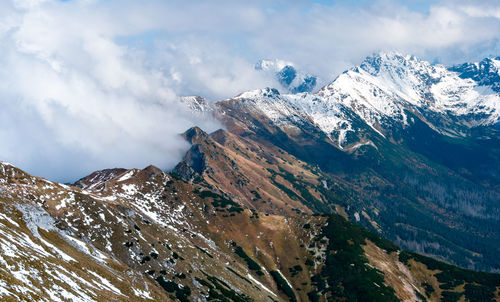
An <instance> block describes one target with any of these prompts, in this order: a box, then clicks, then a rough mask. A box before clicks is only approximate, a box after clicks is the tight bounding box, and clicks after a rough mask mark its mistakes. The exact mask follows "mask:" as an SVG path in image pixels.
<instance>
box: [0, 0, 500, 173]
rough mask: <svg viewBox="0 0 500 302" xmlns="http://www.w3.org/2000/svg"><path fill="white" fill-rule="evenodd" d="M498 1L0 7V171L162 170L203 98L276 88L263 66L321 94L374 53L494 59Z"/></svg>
mask: <svg viewBox="0 0 500 302" xmlns="http://www.w3.org/2000/svg"><path fill="white" fill-rule="evenodd" d="M499 28H500V3H499V2H498V1H489V0H485V1H465V0H464V1H461V0H457V1H451V0H449V1H448V0H447V1H437V0H436V1H417V0H413V1H395V0H375V1H347V0H342V1H328V0H311V1H299V0H287V1H285V0H255V1H234V0H227V1H224V0H213V1H204V0H190V1H185V0H182V1H181V0H170V1H163V0H143V1H137V0H70V1H61V0H5V1H0V66H2V68H1V69H0V107H1V108H2V110H1V111H0V141H2V144H1V145H0V160H5V161H10V162H12V163H14V164H16V165H18V166H20V167H21V168H24V169H26V170H28V171H30V172H32V173H34V174H37V175H41V176H46V177H49V178H51V179H55V180H61V181H71V180H74V179H76V178H78V177H80V176H84V175H85V174H86V173H89V172H91V171H92V170H96V169H102V168H108V167H115V166H123V167H142V166H146V165H148V164H150V163H152V164H155V165H158V166H160V167H161V168H164V169H168V168H171V167H172V166H173V165H175V163H176V162H177V161H178V160H179V159H180V158H181V156H182V154H183V153H184V152H185V150H186V148H187V147H188V146H187V145H186V144H185V143H184V142H183V141H182V140H180V139H179V136H178V133H180V132H183V131H184V130H185V129H187V128H188V127H190V126H192V125H195V124H196V125H202V126H203V127H204V128H206V129H207V130H214V129H216V128H217V127H220V125H218V124H216V123H214V122H213V121H209V120H199V119H193V118H192V117H191V116H188V115H186V114H183V112H182V110H181V108H179V106H178V97H179V96H182V95H201V96H204V97H206V98H208V99H210V100H219V99H224V98H229V97H231V96H234V95H236V94H239V93H241V92H243V91H245V90H250V89H256V88H262V87H266V86H274V85H276V82H275V79H273V78H271V77H269V76H268V75H265V74H262V73H259V72H257V71H255V70H254V64H255V63H256V62H257V61H258V60H260V59H281V60H286V61H289V62H293V63H294V64H295V65H296V66H297V67H298V68H299V69H301V70H303V71H305V72H308V73H312V74H315V75H318V76H319V77H320V78H321V83H322V84H326V83H328V82H329V81H332V80H333V79H334V78H335V77H336V76H337V75H338V74H339V73H341V72H343V71H344V70H346V69H347V68H350V67H352V66H355V65H357V64H359V63H360V62H361V61H362V60H363V58H365V57H366V56H367V55H370V54H372V53H374V52H379V51H399V52H402V53H409V54H414V55H416V56H418V57H420V58H422V59H425V60H428V61H431V62H439V63H443V64H456V63H461V62H465V61H477V60H480V59H481V58H483V57H485V56H499V55H500V31H499V30H498V29H499Z"/></svg>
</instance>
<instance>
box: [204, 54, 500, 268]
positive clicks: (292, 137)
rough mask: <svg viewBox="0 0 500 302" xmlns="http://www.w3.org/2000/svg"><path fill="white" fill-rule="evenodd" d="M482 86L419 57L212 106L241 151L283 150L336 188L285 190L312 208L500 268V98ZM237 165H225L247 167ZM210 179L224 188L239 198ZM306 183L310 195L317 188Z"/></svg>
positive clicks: (374, 61) (380, 60)
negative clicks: (312, 86)
mask: <svg viewBox="0 0 500 302" xmlns="http://www.w3.org/2000/svg"><path fill="white" fill-rule="evenodd" d="M481 85H482V84H480V83H478V82H476V81H475V80H473V79H464V78H462V77H461V76H460V75H459V74H458V73H456V72H454V71H450V70H447V69H446V68H445V67H443V66H440V65H431V64H429V63H427V62H424V61H421V60H418V59H417V58H415V57H412V56H404V55H400V54H397V53H389V54H378V55H374V56H370V57H368V58H367V59H366V60H365V61H364V62H363V63H362V64H361V65H360V66H359V67H355V68H352V69H351V70H349V71H347V72H345V73H343V74H342V75H340V76H339V77H338V78H337V79H336V80H335V81H334V82H332V83H331V84H329V85H327V86H325V87H324V88H323V89H321V90H320V91H319V92H318V93H316V94H308V93H302V94H291V95H282V94H280V93H279V92H278V91H277V90H275V89H271V88H265V89H260V90H254V91H248V92H245V93H242V94H240V95H238V96H236V97H234V98H232V99H228V100H223V101H219V102H217V103H215V105H214V106H213V107H214V108H213V110H214V112H216V116H217V117H218V118H219V119H220V120H221V121H222V122H223V123H224V125H225V126H226V127H227V131H228V132H230V133H232V134H234V135H236V136H238V137H239V138H240V139H242V140H243V139H244V141H246V142H247V143H245V144H249V145H254V146H255V145H259V146H266V150H265V152H262V154H260V155H258V156H260V157H262V158H264V157H265V158H266V159H267V160H268V161H269V162H270V163H272V165H273V166H278V167H279V166H280V164H279V162H280V160H279V159H278V157H282V154H285V155H286V156H285V157H289V158H290V160H289V162H292V166H294V164H293V162H294V161H297V162H301V163H305V164H306V165H309V166H310V167H315V168H316V169H317V172H316V173H320V175H321V176H320V177H318V180H317V181H321V182H322V181H325V182H326V184H327V187H328V185H332V187H334V189H331V190H327V191H329V192H328V194H319V195H316V196H315V195H314V194H311V195H312V196H313V198H310V197H309V196H308V198H307V199H308V200H304V196H302V195H301V194H300V193H299V194H297V193H298V192H297V190H295V191H293V190H292V191H291V192H290V191H289V193H290V194H289V195H290V196H294V197H295V200H299V201H300V203H302V204H304V205H306V206H307V207H308V208H309V209H310V210H312V211H318V210H320V211H325V212H330V211H332V210H334V211H336V210H337V208H338V207H339V206H341V207H343V208H344V209H345V210H344V211H346V214H347V215H348V216H349V217H350V219H352V220H355V221H359V223H361V224H363V225H365V226H368V227H373V230H376V231H379V232H381V234H383V235H384V236H386V237H387V238H390V239H391V240H393V241H395V242H398V243H399V244H401V245H402V246H404V247H406V248H410V249H413V250H415V251H419V252H424V253H427V254H431V255H435V256H438V257H440V258H441V259H445V260H447V261H451V262H453V263H456V264H460V265H462V266H465V267H469V268H475V269H486V270H500V263H499V262H498V259H497V257H496V256H495V255H496V254H497V253H498V252H499V251H500V250H499V249H500V246H499V245H498V242H499V241H498V240H499V239H500V238H498V236H499V235H498V234H497V232H495V231H494V230H495V229H497V228H498V227H499V226H500V225H499V220H498V218H497V217H498V214H499V213H500V209H499V207H498V202H497V201H498V200H499V198H500V197H499V196H500V171H499V169H498V167H499V166H500V136H499V132H498V130H497V129H496V127H497V125H498V116H499V112H500V110H499V108H500V107H499V106H500V101H499V98H500V97H499V95H498V94H496V93H494V92H493V91H491V90H489V91H488V90H486V91H482V90H481V89H482V88H481V87H482V86H481ZM483 90H484V89H483ZM222 147H223V148H225V147H224V146H222ZM241 150H243V151H244V149H241ZM218 152H219V153H220V154H224V153H227V152H229V151H227V152H226V151H223V150H222V151H218ZM243 153H244V152H243ZM264 154H266V155H265V156H264ZM269 158H270V159H269ZM231 160H232V163H230V164H229V163H227V164H226V166H227V167H230V166H231V165H234V166H238V165H239V162H238V158H231ZM217 161H218V162H223V161H224V158H223V157H218V160H217ZM254 164H255V162H254ZM257 164H258V165H260V166H261V167H260V168H258V169H262V167H263V166H265V165H264V164H263V163H257ZM295 166H301V164H298V163H297V164H295ZM268 168H269V167H264V169H268ZM282 169H283V167H282ZM278 170H279V169H278ZM285 170H286V169H285ZM287 171H288V173H291V174H292V176H293V178H295V179H297V176H298V175H300V174H297V173H295V174H294V171H292V170H287ZM222 175H223V174H221V176H222ZM286 175H288V174H286V173H284V174H283V175H281V177H283V176H285V177H283V179H286ZM259 176H260V179H259V180H258V181H257V178H256V179H255V180H254V184H253V186H259V184H261V183H266V184H272V183H273V177H274V176H270V175H269V174H267V175H266V174H265V173H263V174H262V175H259ZM222 177H223V178H224V176H222ZM266 177H267V180H266V179H265V178H266ZM288 178H290V179H292V177H288ZM205 179H207V178H205ZM214 179H215V180H214V181H213V182H212V183H213V184H214V185H215V184H216V183H218V186H219V189H221V190H222V191H230V190H231V184H230V183H229V184H224V183H223V182H222V181H219V180H218V177H215V178H214ZM263 179H264V180H263ZM263 181H264V182H263ZM317 181H316V183H317ZM293 183H294V181H289V182H288V183H287V186H288V187H286V186H285V187H286V188H288V189H290V188H293V187H294V184H293ZM305 183H306V187H308V188H309V189H307V190H306V191H307V192H309V193H311V192H312V191H314V190H316V191H319V189H318V188H317V186H316V185H315V184H314V182H305ZM296 186H297V185H296ZM286 188H285V191H287V189H286ZM311 189H312V191H311ZM323 189H324V188H323ZM238 190H240V189H238ZM330 194H331V195H333V196H335V195H336V197H334V198H333V199H332V198H330V199H329V198H328V197H326V195H330ZM306 195H307V193H306ZM290 196H288V197H289V198H286V197H285V199H286V200H293V198H292V197H290ZM339 196H342V197H340V198H338V197H339ZM240 198H243V197H241V196H240ZM245 198H246V199H245ZM245 198H243V199H242V200H246V201H245V202H247V201H248V202H250V200H251V199H252V197H251V195H249V194H247V195H246V197H245ZM342 200H344V202H342ZM318 201H321V202H318ZM287 202H288V201H287ZM294 207H297V206H294ZM356 213H357V214H356ZM362 213H364V214H363V215H362ZM355 214H356V215H355ZM366 217H368V218H366Z"/></svg>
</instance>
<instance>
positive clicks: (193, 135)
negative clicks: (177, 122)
mask: <svg viewBox="0 0 500 302" xmlns="http://www.w3.org/2000/svg"><path fill="white" fill-rule="evenodd" d="M182 136H183V137H184V138H185V139H186V140H187V141H188V142H189V143H191V144H193V143H196V142H198V141H199V140H202V139H206V138H208V134H207V133H206V132H205V131H203V130H201V128H199V127H196V126H195V127H191V128H189V129H188V130H187V131H186V132H184V133H183V134H182Z"/></svg>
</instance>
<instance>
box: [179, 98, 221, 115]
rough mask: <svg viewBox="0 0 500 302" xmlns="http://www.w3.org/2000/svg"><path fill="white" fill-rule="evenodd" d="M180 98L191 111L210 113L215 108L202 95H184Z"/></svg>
mask: <svg viewBox="0 0 500 302" xmlns="http://www.w3.org/2000/svg"><path fill="white" fill-rule="evenodd" d="M179 100H180V102H181V104H182V105H184V107H185V108H186V109H187V110H188V111H190V112H196V113H209V112H212V111H213V110H214V108H213V107H212V105H211V104H210V102H208V101H207V99H205V98H202V97H201V96H183V97H180V99H179Z"/></svg>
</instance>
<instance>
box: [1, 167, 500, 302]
mask: <svg viewBox="0 0 500 302" xmlns="http://www.w3.org/2000/svg"><path fill="white" fill-rule="evenodd" d="M0 172H1V173H0V180H1V184H0V188H1V191H0V200H1V206H0V211H1V212H0V214H1V218H0V223H1V224H0V236H2V238H3V239H4V240H3V241H2V245H1V249H2V259H3V260H2V262H1V263H0V271H1V272H2V273H1V274H0V282H1V283H0V284H1V288H2V291H1V292H0V295H1V296H2V299H4V300H9V299H11V300H33V299H36V300H46V301H49V300H50V301H53V300H63V299H71V300H73V301H94V300H103V299H104V300H107V301H109V300H113V301H147V300H155V301H158V300H161V301H165V300H170V299H172V300H180V301H188V300H189V301H191V300H197V299H201V300H205V299H207V300H213V299H215V300H221V301H229V300H234V301H251V300H255V301H287V300H291V301H310V300H312V301H324V300H325V299H327V298H328V299H354V300H362V299H369V300H371V301H397V300H404V301H416V300H424V299H429V300H430V301H438V300H440V299H443V298H444V297H445V296H447V295H454V296H464V297H465V298H466V301H474V300H475V297H476V295H478V294H480V295H483V296H484V297H489V298H491V299H495V300H500V297H499V296H498V290H499V289H500V280H499V278H498V275H492V274H484V273H475V272H469V271H462V270H460V269H457V268H455V267H452V266H448V265H444V264H442V263H439V262H436V261H433V260H430V259H428V258H425V257H422V256H419V255H416V254H411V253H408V252H402V251H400V250H399V249H398V248H397V247H395V246H394V245H392V244H391V243H390V242H388V241H386V240H384V239H381V238H380V237H378V236H377V235H374V234H373V233H370V232H369V231H367V230H365V229H363V228H360V227H359V226H356V225H354V224H352V223H349V222H347V221H346V220H345V219H344V218H342V217H340V216H336V215H334V216H328V215H327V216H319V215H308V214H306V213H303V212H302V213H300V214H298V213H290V214H287V215H285V216H281V215H273V214H266V213H263V212H259V211H256V210H251V211H250V210H244V209H242V208H241V205H239V204H237V203H234V201H231V199H229V198H228V197H227V196H226V197H224V195H223V193H217V192H214V191H211V190H208V189H207V186H209V185H208V184H206V183H204V182H203V181H201V182H199V183H198V184H194V183H193V184H190V183H187V182H184V181H182V180H179V179H176V178H175V177H172V176H170V175H168V174H165V173H163V172H161V171H160V170H158V169H157V168H155V167H147V168H145V169H143V170H138V169H132V170H126V171H125V172H123V173H121V174H119V175H116V176H115V177H113V178H111V179H109V180H107V181H105V186H104V189H102V188H96V189H95V191H94V190H90V191H87V190H82V189H80V188H77V187H70V186H65V185H61V184H57V183H52V182H48V181H46V180H44V179H40V178H37V177H33V176H31V175H29V174H27V173H25V172H23V171H21V170H19V169H17V168H15V167H13V166H11V165H8V164H5V163H2V164H1V170H0ZM90 179H95V181H96V182H97V183H98V182H99V179H98V178H90ZM89 185H90V186H91V184H89ZM221 194H222V195H221ZM436 266H437V267H438V268H439V270H440V271H442V272H443V273H438V272H439V271H438V270H435V267H436ZM444 273H446V274H444ZM464 274H465V275H464ZM394 276H396V277H394ZM443 277H446V280H447V281H446V282H444V283H443V282H442V280H444V279H442V278H443ZM436 278H437V280H440V282H441V283H442V284H441V285H440V284H439V283H437V282H435V281H434V280H435V279H436ZM472 280H474V281H472ZM327 284H328V286H327ZM443 284H444V285H443ZM450 285H452V286H451V287H449V286H450Z"/></svg>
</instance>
